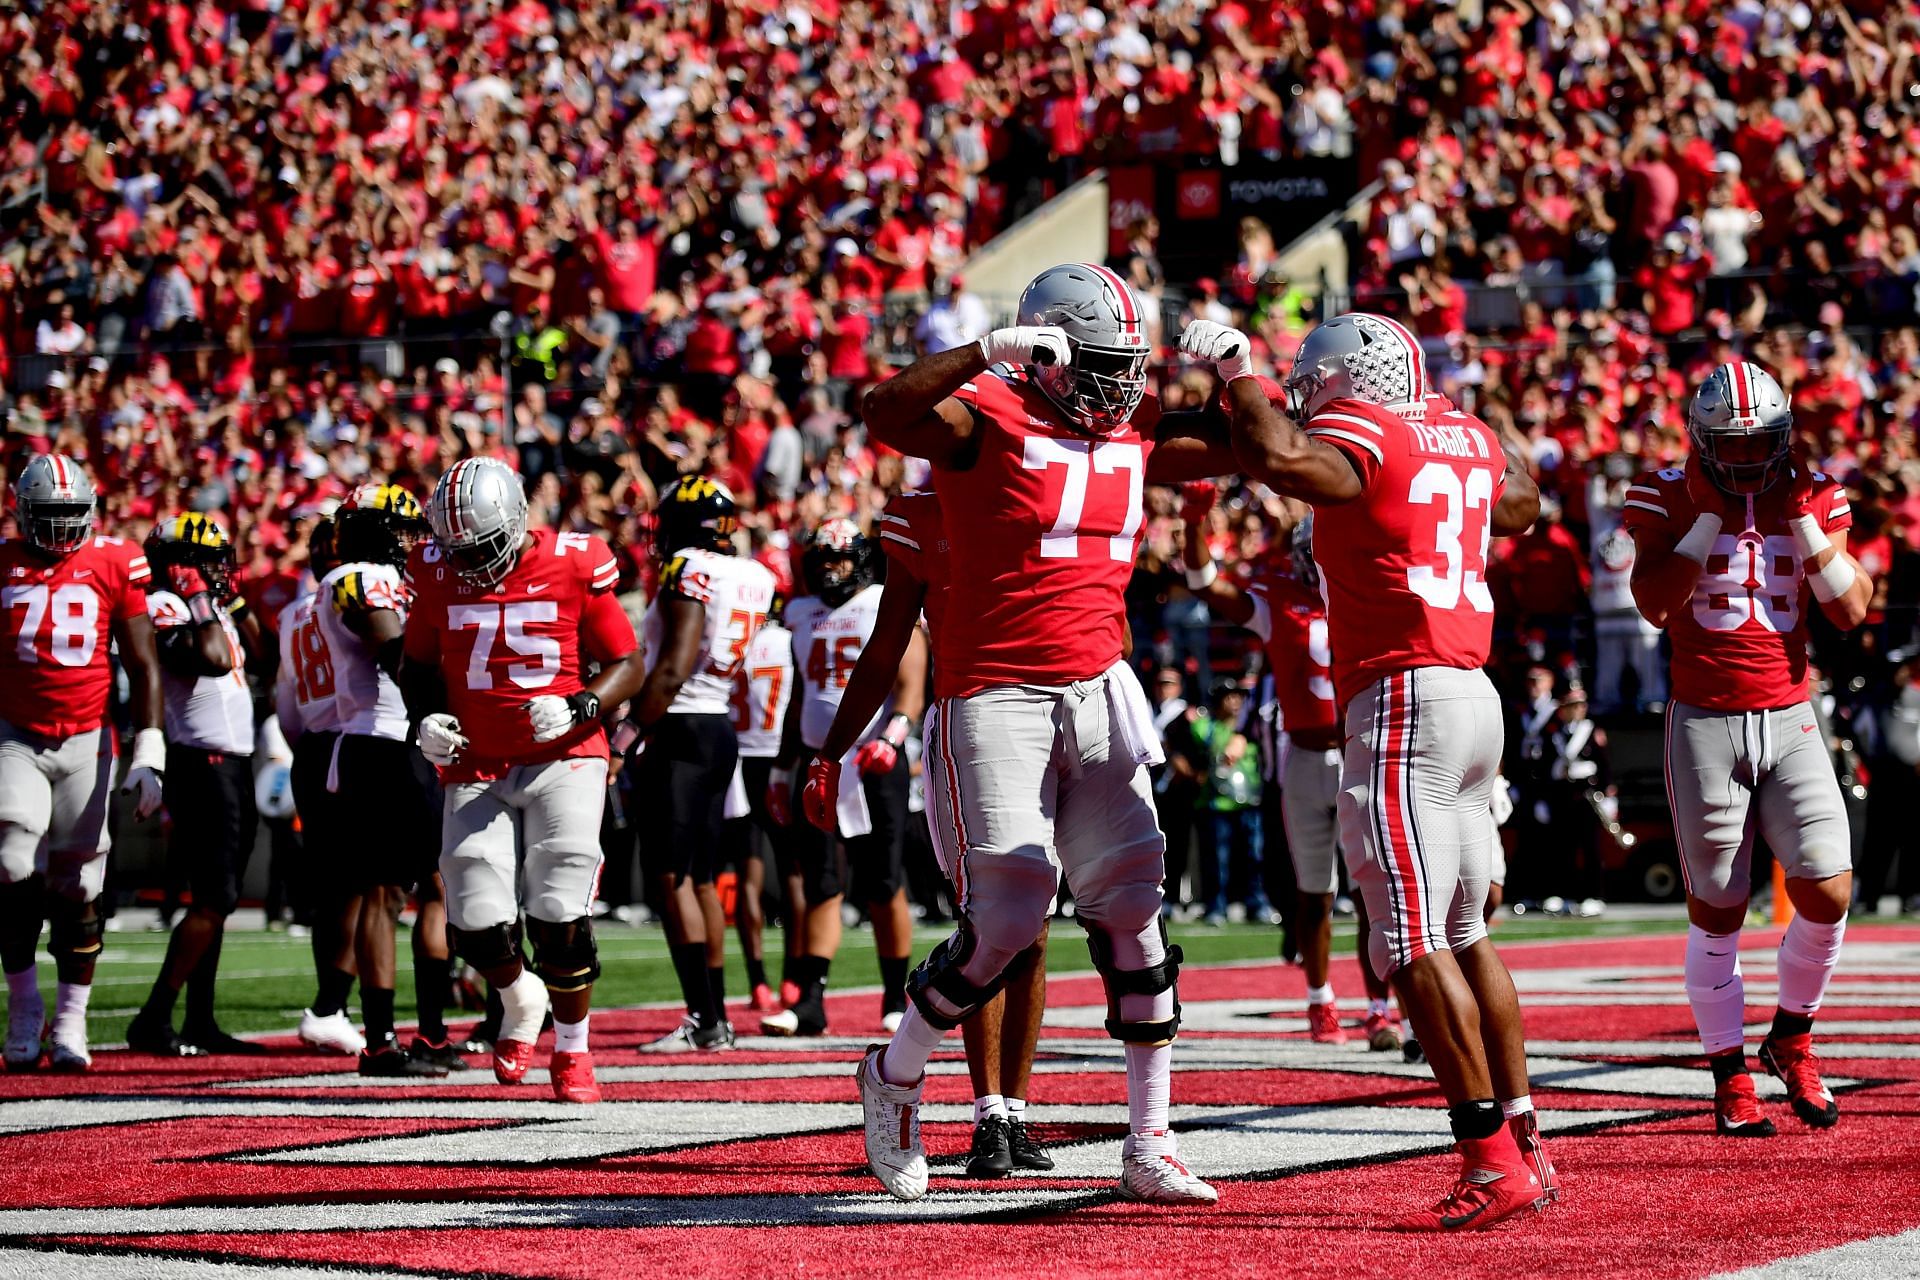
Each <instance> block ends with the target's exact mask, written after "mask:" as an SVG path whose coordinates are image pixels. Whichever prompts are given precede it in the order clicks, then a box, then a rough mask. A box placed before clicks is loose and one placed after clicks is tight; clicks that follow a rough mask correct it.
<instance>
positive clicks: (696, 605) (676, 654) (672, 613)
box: [600, 598, 707, 729]
mask: <svg viewBox="0 0 1920 1280" xmlns="http://www.w3.org/2000/svg"><path fill="white" fill-rule="evenodd" d="M660 608H661V612H662V613H663V615H664V619H663V620H664V621H665V623H666V626H665V627H664V628H663V630H664V631H665V640H664V641H663V642H662V644H661V649H662V653H661V654H660V660H659V661H658V662H656V663H654V664H653V670H651V671H649V672H647V674H646V678H645V680H644V681H642V682H641V685H640V690H639V692H638V693H637V694H635V695H634V707H633V714H632V716H631V717H630V718H631V719H632V720H633V722H634V723H635V724H637V725H639V726H640V727H641V728H642V729H650V728H652V727H653V726H654V725H655V724H658V723H659V722H660V719H661V717H663V716H665V715H666V714H667V709H668V708H669V707H671V706H673V700H674V699H675V698H677V697H679V696H680V686H681V685H683V684H685V683H686V682H687V679H688V677H690V676H691V675H693V667H694V663H695V662H697V661H698V660H699V657H700V643H701V641H702V639H704V638H705V635H706V628H707V608H706V606H705V605H703V604H701V603H700V602H699V601H697V600H681V599H674V598H668V599H665V600H662V601H661V602H660ZM600 701H601V702H602V703H603V704H604V705H606V706H612V705H614V704H613V703H611V702H608V701H607V699H605V698H604V697H603V698H602V699H601V700H600ZM622 701H624V699H622Z"/></svg>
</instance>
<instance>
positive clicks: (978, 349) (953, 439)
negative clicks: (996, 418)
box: [860, 327, 1068, 471]
mask: <svg viewBox="0 0 1920 1280" xmlns="http://www.w3.org/2000/svg"><path fill="white" fill-rule="evenodd" d="M1067 359H1068V352H1067V337H1066V334H1064V333H1063V332H1061V331H1060V330H1059V329H1056V328H1051V327H1031V328H1014V329H995V330H994V331H993V332H992V333H990V334H988V335H987V336H986V337H984V338H982V339H980V341H978V342H970V343H968V344H966V345H965V346H960V347H955V348H954V349H953V350H951V351H942V352H940V353H939V354H938V355H931V356H927V357H926V358H924V359H921V360H916V361H914V362H913V363H912V364H910V365H908V366H907V367H906V368H904V369H902V370H901V371H900V372H899V373H897V374H895V375H894V376H893V377H891V378H888V379H887V380H886V381H885V382H882V383H879V384H877V385H876V386H874V387H872V388H870V389H869V390H868V391H867V393H866V395H864V396H862V397H861V399H860V417H861V419H862V421H864V422H865V423H866V424H867V430H868V431H869V432H871V433H872V435H873V438H874V439H876V440H878V441H879V442H880V443H882V444H884V445H886V446H888V447H889V448H892V449H897V450H899V451H900V452H901V453H904V454H907V455H908V456H910V457H915V458H925V459H927V461H929V462H931V463H933V464H934V465H935V466H938V467H945V468H947V469H948V470H952V471H964V470H965V469H966V468H968V467H970V466H972V465H973V463H974V460H975V459H976V458H977V457H978V456H979V449H980V438H979V428H978V424H977V423H976V422H975V421H974V416H973V410H972V409H970V408H968V407H967V405H965V404H964V403H962V402H961V401H960V400H958V399H956V398H955V394H956V393H957V392H958V391H960V389H961V388H962V387H964V386H966V384H967V383H969V382H972V381H973V380H974V379H975V378H978V377H980V376H981V375H983V374H985V373H986V371H987V370H988V369H989V368H991V367H992V366H994V365H996V364H1007V363H1011V364H1021V365H1030V364H1052V363H1054V362H1056V361H1059V362H1065V361H1066V360H1067Z"/></svg>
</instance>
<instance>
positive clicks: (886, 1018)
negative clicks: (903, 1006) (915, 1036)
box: [880, 1009, 907, 1035]
mask: <svg viewBox="0 0 1920 1280" xmlns="http://www.w3.org/2000/svg"><path fill="white" fill-rule="evenodd" d="M906 1016H907V1015H906V1014H904V1013H902V1012H901V1011H900V1010H898V1009H895V1010H894V1011H893V1012H891V1013H883V1014H881V1015H880V1025H881V1026H882V1027H884V1028H886V1032H887V1034H888V1035H892V1034H893V1033H894V1032H896V1031H898V1030H899V1029H900V1020H901V1019H902V1018H905V1017H906Z"/></svg>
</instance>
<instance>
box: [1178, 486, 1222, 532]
mask: <svg viewBox="0 0 1920 1280" xmlns="http://www.w3.org/2000/svg"><path fill="white" fill-rule="evenodd" d="M1219 497H1220V491H1219V490H1217V489H1215V488H1214V487H1213V481H1211V480H1194V481H1190V482H1189V483H1187V484H1183V485H1181V486H1180V523H1182V524H1186V525H1196V524H1199V523H1200V522H1201V521H1202V520H1205V519H1206V518H1207V514H1208V513H1209V512H1210V511H1212V510H1213V504H1214V503H1215V502H1216V501H1218V500H1219Z"/></svg>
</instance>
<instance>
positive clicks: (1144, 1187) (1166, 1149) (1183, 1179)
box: [1120, 1133, 1220, 1204]
mask: <svg viewBox="0 0 1920 1280" xmlns="http://www.w3.org/2000/svg"><path fill="white" fill-rule="evenodd" d="M1120 1194H1121V1195H1123V1196H1125V1197H1126V1198H1127V1199H1129V1200H1138V1201H1140V1202H1141V1203H1143V1204H1213V1203H1214V1202H1215V1201H1217V1200H1219V1199H1220V1193H1219V1192H1218V1191H1215V1190H1214V1189H1213V1188H1212V1187H1210V1186H1208V1185H1207V1184H1206V1183H1205V1182H1202V1181H1201V1180H1200V1179H1199V1178H1197V1177H1195V1176H1194V1174H1193V1172H1192V1171H1191V1170H1189V1169H1188V1168H1187V1166H1186V1165H1184V1164H1182V1163H1181V1161H1180V1151H1179V1148H1178V1147H1177V1145H1176V1144H1175V1142H1174V1138H1173V1135H1172V1134H1170V1133H1157V1134H1152V1135H1145V1134H1131V1133H1130V1134H1128V1135H1127V1140H1126V1142H1125V1143H1124V1144H1123V1145H1122V1146H1121V1148H1120Z"/></svg>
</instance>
